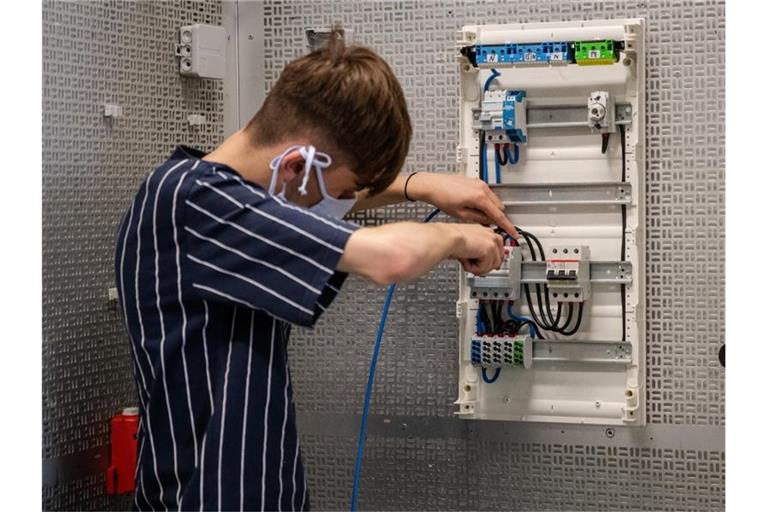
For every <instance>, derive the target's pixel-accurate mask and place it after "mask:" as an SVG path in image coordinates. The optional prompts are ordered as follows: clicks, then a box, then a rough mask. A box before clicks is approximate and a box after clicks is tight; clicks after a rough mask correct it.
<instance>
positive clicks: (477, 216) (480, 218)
mask: <svg viewBox="0 0 768 512" xmlns="http://www.w3.org/2000/svg"><path fill="white" fill-rule="evenodd" d="M459 215H460V217H461V218H462V219H463V220H468V221H470V222H474V223H476V224H483V225H485V226H487V225H489V224H493V219H491V218H490V217H488V216H487V215H486V214H485V213H483V212H482V211H480V210H473V209H472V208H464V209H463V210H462V211H461V213H460V214H459Z"/></svg>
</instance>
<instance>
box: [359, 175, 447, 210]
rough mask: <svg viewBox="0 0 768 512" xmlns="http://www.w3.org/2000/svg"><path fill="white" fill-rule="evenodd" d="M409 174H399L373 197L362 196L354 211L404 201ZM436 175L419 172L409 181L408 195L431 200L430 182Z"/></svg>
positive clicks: (417, 199)
mask: <svg viewBox="0 0 768 512" xmlns="http://www.w3.org/2000/svg"><path fill="white" fill-rule="evenodd" d="M408 176H409V175H408V174H399V175H398V176H397V178H395V181H393V182H392V184H391V185H390V186H389V187H387V188H386V189H384V191H383V192H381V193H380V194H377V195H375V196H373V197H361V198H360V199H358V201H357V203H355V207H354V208H353V209H352V211H358V210H368V209H371V208H380V207H382V206H387V205H389V204H397V203H402V202H403V201H405V200H406V199H407V198H406V197H405V182H406V180H408ZM436 176H439V175H436V174H434V173H429V172H419V173H418V174H416V175H415V176H413V177H412V178H411V179H410V180H409V181H408V197H409V198H410V199H412V200H414V201H426V202H428V203H429V202H430V200H429V182H430V180H432V179H433V178H435V177H436Z"/></svg>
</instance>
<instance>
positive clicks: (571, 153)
mask: <svg viewBox="0 0 768 512" xmlns="http://www.w3.org/2000/svg"><path fill="white" fill-rule="evenodd" d="M644 27H645V23H644V21H643V20H642V19H623V20H604V21H578V22H556V23H537V24H508V25H472V26H465V27H463V29H462V30H461V33H460V38H459V41H458V45H457V59H458V62H459V66H458V70H459V73H460V78H461V81H460V84H461V86H460V94H461V101H460V109H461V110H460V134H461V139H460V143H459V146H458V148H457V156H458V162H459V165H460V167H461V169H462V171H463V173H464V174H465V175H467V176H471V177H477V178H480V179H482V180H484V181H486V182H488V184H489V185H490V186H491V188H492V189H493V190H494V192H495V193H496V194H497V195H498V196H499V198H500V199H501V200H502V202H503V203H504V206H505V210H506V213H507V215H508V217H509V218H510V219H511V220H512V222H513V223H514V224H515V225H516V226H517V227H518V231H519V232H520V233H521V237H520V238H519V239H517V240H514V239H512V238H511V237H507V238H506V242H505V243H506V244H507V246H506V247H505V257H504V261H503V263H502V266H501V268H499V269H498V270H494V271H492V272H490V273H489V274H487V275H484V276H477V275H473V274H470V273H466V272H463V271H462V272H461V276H460V280H459V299H458V302H457V309H456V311H457V315H458V317H459V319H460V322H459V323H460V332H459V342H460V346H459V375H458V380H459V382H458V399H457V400H456V405H457V410H456V413H457V414H458V415H459V416H460V417H462V418H466V419H492V420H512V421H544V422H566V423H593V424H605V425H642V424H644V423H645V391H644V389H643V385H644V372H645V354H644V336H645V315H644V310H643V304H644V303H645V296H644V293H645V291H644V284H645V283H644V275H643V269H644V266H645V262H644V246H643V243H644V233H643V226H644V223H645V203H644V201H645V198H644V191H645V185H644V175H643V171H644V161H643V153H644V152H643V143H644V132H645V126H644V120H645V68H644V62H645V58H644V30H645V29H644Z"/></svg>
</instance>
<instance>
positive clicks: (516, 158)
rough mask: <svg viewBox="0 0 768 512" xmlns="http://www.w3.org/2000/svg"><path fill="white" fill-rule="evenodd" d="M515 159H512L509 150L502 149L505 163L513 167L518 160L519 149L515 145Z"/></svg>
mask: <svg viewBox="0 0 768 512" xmlns="http://www.w3.org/2000/svg"><path fill="white" fill-rule="evenodd" d="M514 146H515V158H514V159H513V158H512V153H511V152H510V150H509V148H504V152H505V153H506V155H507V163H508V164H509V165H515V164H516V163H517V161H518V160H520V147H519V146H518V145H517V144H515V145H514Z"/></svg>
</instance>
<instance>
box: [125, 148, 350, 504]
mask: <svg viewBox="0 0 768 512" xmlns="http://www.w3.org/2000/svg"><path fill="white" fill-rule="evenodd" d="M202 156H203V153H201V152H200V151H197V150H194V149H191V148H186V147H179V148H177V149H176V150H175V152H174V153H173V155H172V156H171V157H170V159H169V160H168V161H166V162H165V163H164V164H163V165H161V166H160V167H158V168H157V169H155V170H154V171H153V172H152V173H151V174H150V175H149V176H148V177H147V178H146V179H145V180H144V183H143V184H142V185H141V187H140V188H139V191H138V193H137V194H136V197H135V198H134V200H133V202H132V203H131V205H130V208H129V210H128V211H127V212H126V214H125V216H124V218H123V221H122V222H121V225H120V229H119V232H118V236H117V244H116V254H115V267H116V278H117V286H118V293H119V297H120V302H121V306H122V310H123V314H124V317H125V322H126V327H127V330H128V333H129V337H130V342H131V351H132V355H133V361H134V373H135V378H136V387H137V392H138V398H139V410H140V421H141V423H140V428H139V452H138V463H137V468H136V496H135V500H134V506H135V507H136V508H137V509H139V510H175V509H183V510H306V509H308V508H309V497H308V493H307V488H306V484H305V480H304V469H303V466H302V462H301V454H300V448H299V440H298V436H297V434H296V424H295V412H294V407H293V401H292V390H291V383H290V375H289V371H288V360H287V356H286V344H287V341H288V335H289V331H290V324H298V325H303V326H311V325H313V324H314V323H315V321H316V320H317V319H318V317H319V316H320V314H321V313H322V312H323V311H325V309H326V308H327V307H328V306H329V305H330V303H331V301H332V300H333V299H334V297H335V296H336V293H338V291H339V288H340V286H341V285H342V283H343V281H344V278H345V277H346V275H345V274H343V273H341V272H336V270H335V269H336V266H337V264H338V262H339V259H340V258H341V255H342V252H343V250H344V246H345V244H346V242H347V240H348V238H349V236H350V234H351V233H352V232H353V231H354V229H355V228H356V226H354V225H352V224H349V223H346V222H343V221H339V220H335V219H330V218H327V217H323V216H320V215H316V214H314V213H312V212H310V211H308V210H306V209H304V208H301V207H298V206H296V205H294V204H291V203H288V202H285V201H284V200H281V199H279V198H275V197H273V196H270V195H268V194H267V193H266V192H265V191H264V189H262V188H261V187H259V186H258V185H255V184H253V183H250V182H248V181H245V180H244V179H242V178H241V177H240V176H239V175H238V173H237V172H236V171H234V170H233V169H231V168H229V167H227V166H225V165H221V164H216V163H212V162H207V161H204V160H201V157H202Z"/></svg>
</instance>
